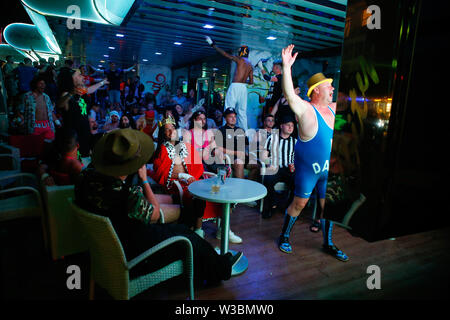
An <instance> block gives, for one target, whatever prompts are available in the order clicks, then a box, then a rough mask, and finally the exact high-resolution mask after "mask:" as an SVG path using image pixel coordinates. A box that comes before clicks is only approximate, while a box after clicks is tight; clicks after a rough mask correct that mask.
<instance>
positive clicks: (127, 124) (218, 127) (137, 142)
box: [3, 58, 296, 283]
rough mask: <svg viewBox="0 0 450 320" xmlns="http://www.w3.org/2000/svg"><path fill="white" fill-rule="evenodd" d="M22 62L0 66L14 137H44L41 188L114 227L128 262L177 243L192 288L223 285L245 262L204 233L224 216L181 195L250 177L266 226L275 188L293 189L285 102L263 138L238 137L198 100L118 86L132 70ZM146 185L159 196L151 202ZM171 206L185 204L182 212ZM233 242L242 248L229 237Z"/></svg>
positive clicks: (226, 113)
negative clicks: (68, 195) (261, 196)
mask: <svg viewBox="0 0 450 320" xmlns="http://www.w3.org/2000/svg"><path fill="white" fill-rule="evenodd" d="M28 60H29V59H27V58H26V59H25V61H24V64H23V65H21V66H19V67H17V68H15V69H14V68H12V67H11V61H10V59H9V58H7V63H6V64H5V65H4V66H3V73H4V75H5V83H6V84H7V93H8V106H9V107H10V110H9V112H10V114H11V115H12V116H11V117H10V119H11V121H10V134H11V135H38V136H40V137H42V139H43V140H44V142H45V148H44V150H45V153H44V154H43V156H42V159H41V165H40V166H39V168H38V170H39V174H40V175H41V177H42V179H43V180H44V181H45V183H46V184H47V185H53V184H56V185H69V184H73V185H75V201H76V203H77V205H79V206H80V207H82V208H84V209H86V210H88V211H91V212H94V213H97V214H100V215H104V216H107V217H109V218H110V219H111V222H112V224H113V226H114V229H115V230H116V232H117V234H118V236H119V238H120V239H121V242H122V244H124V250H125V253H126V256H127V257H128V258H129V259H132V258H134V257H136V256H138V255H139V254H140V253H142V252H143V251H145V250H146V249H148V248H149V247H151V246H153V245H155V244H157V243H159V242H161V241H163V240H164V239H167V238H169V237H171V236H174V235H183V236H186V237H187V238H189V240H191V242H192V245H193V248H194V264H195V268H194V270H195V276H194V278H195V279H196V281H197V282H199V283H201V282H208V283H216V282H218V281H220V280H226V279H229V278H230V276H231V267H232V266H233V265H234V264H236V263H237V262H238V261H239V259H240V257H241V256H242V253H241V252H238V253H237V254H235V255H234V256H233V255H232V254H231V253H228V254H226V255H224V256H221V255H219V254H217V253H216V251H215V250H214V249H213V247H212V246H211V245H210V244H209V243H208V242H207V241H206V240H204V232H203V230H202V222H203V221H204V220H205V219H215V220H216V221H219V220H220V219H218V218H220V216H221V206H220V205H218V204H215V203H210V202H207V201H203V200H199V199H196V198H193V196H192V195H191V194H190V193H189V191H188V189H187V187H188V186H189V185H190V184H191V183H192V182H194V181H197V180H199V179H206V178H208V177H209V176H208V174H209V173H212V174H215V173H217V172H218V170H219V169H225V170H226V172H227V174H228V175H232V176H233V177H237V178H246V170H247V178H248V179H251V180H254V181H259V182H263V183H264V185H266V187H267V189H268V195H267V197H266V198H265V201H264V207H263V212H262V217H263V218H270V217H271V216H272V213H273V209H274V207H275V202H274V200H273V197H272V195H273V193H274V192H273V191H274V185H275V184H276V183H277V182H280V181H283V182H285V183H286V184H287V185H288V186H290V187H292V184H293V181H292V179H293V175H292V174H291V173H292V172H293V165H292V164H293V162H294V161H293V160H294V145H295V142H296V138H295V137H296V135H295V133H294V131H295V130H296V119H295V116H293V115H292V114H290V113H289V110H288V109H289V108H286V105H287V103H286V102H285V100H283V98H281V99H280V100H279V101H278V102H277V104H276V105H275V107H274V108H272V109H271V111H270V113H266V114H265V115H264V119H263V127H262V128H260V129H258V130H249V131H248V132H244V131H243V130H242V129H241V128H238V127H237V126H236V112H235V111H234V109H231V108H228V109H226V110H222V109H221V108H220V107H213V106H207V105H204V104H203V102H202V100H200V101H199V102H198V103H197V100H196V98H195V91H194V90H190V92H189V94H188V96H185V95H184V94H183V92H182V90H181V89H177V90H176V94H174V95H171V94H170V91H169V89H168V87H164V88H163V89H162V90H161V91H160V92H159V93H158V94H157V95H156V96H155V95H153V94H150V93H145V87H144V86H143V85H142V84H141V83H140V80H139V77H134V78H133V79H132V78H128V80H127V81H123V78H124V77H125V72H128V71H131V70H132V68H133V67H131V68H129V69H124V70H121V69H116V68H115V65H114V64H111V65H110V69H109V70H106V71H102V70H97V69H94V68H92V67H90V66H80V67H79V68H77V69H74V68H73V63H72V61H70V60H67V61H65V65H64V66H58V65H57V64H55V62H54V60H51V59H49V60H48V61H45V60H44V59H41V63H40V64H38V65H37V66H35V67H33V66H32V65H31V61H28ZM42 60H43V61H42ZM19 68H21V69H24V70H25V71H24V70H18V69H19ZM122 84H123V85H122ZM262 168H264V170H263V171H264V172H265V175H264V177H262V176H261V171H262V170H261V169H262ZM150 178H151V179H152V181H154V182H155V183H156V184H157V185H159V186H160V187H161V188H162V189H163V190H164V192H165V194H155V193H154V192H153V190H152V187H154V185H152V183H150V182H149V179H150ZM177 185H179V186H181V189H182V191H183V193H182V194H183V196H182V198H180V197H179V195H180V193H179V189H178V188H177ZM98 199H101V200H102V201H98ZM174 203H175V204H176V203H178V204H180V203H182V204H183V206H182V210H181V212H178V211H177V210H174V208H173V206H174ZM253 205H254V204H253ZM282 210H284V209H282ZM162 217H163V219H162ZM161 221H164V223H161ZM218 229H220V225H219V226H218ZM220 234H221V232H220V231H219V230H218V232H217V237H218V239H220ZM229 239H230V242H232V243H241V242H242V241H243V240H242V238H241V237H239V236H238V235H236V234H235V233H234V232H233V231H231V229H230V234H229ZM176 255H177V253H176V251H174V252H173V255H172V256H171V255H167V257H165V259H173V258H176Z"/></svg>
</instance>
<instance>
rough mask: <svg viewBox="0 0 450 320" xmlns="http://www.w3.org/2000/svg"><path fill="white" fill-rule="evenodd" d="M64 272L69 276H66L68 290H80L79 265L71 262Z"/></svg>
mask: <svg viewBox="0 0 450 320" xmlns="http://www.w3.org/2000/svg"><path fill="white" fill-rule="evenodd" d="M66 273H67V274H69V275H70V276H69V277H67V280H66V286H67V289H69V290H74V289H76V290H81V269H80V267H79V266H77V265H75V264H73V265H70V266H68V267H67V269H66Z"/></svg>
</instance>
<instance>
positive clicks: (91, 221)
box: [69, 199, 194, 300]
mask: <svg viewBox="0 0 450 320" xmlns="http://www.w3.org/2000/svg"><path fill="white" fill-rule="evenodd" d="M69 202H70V205H71V208H72V210H73V212H74V214H75V215H76V216H77V217H78V219H79V220H80V222H81V225H82V226H83V227H84V229H85V230H86V233H87V235H88V237H89V240H88V242H89V249H90V255H91V286H90V298H91V299H92V298H93V297H94V295H93V294H94V283H95V282H96V283H97V284H98V285H100V286H101V287H102V288H104V289H105V290H106V291H107V292H108V293H109V294H110V295H111V296H112V297H113V298H114V299H119V300H128V299H131V298H132V297H134V296H136V295H137V294H139V293H141V292H143V291H145V290H147V289H148V288H150V287H153V286H155V285H157V284H159V283H161V282H163V281H166V280H168V279H171V278H173V277H176V276H179V275H181V274H185V275H186V276H187V278H188V280H189V297H190V299H191V300H194V282H193V279H194V273H193V272H194V263H193V250H192V244H191V242H190V241H189V239H187V238H186V237H182V236H176V237H171V238H169V239H166V240H165V241H162V242H161V243H159V244H157V245H156V246H154V247H152V248H150V249H148V250H147V251H145V252H143V253H142V254H141V255H139V256H138V257H136V258H134V259H133V260H131V261H127V260H126V257H125V252H124V250H123V247H122V244H121V242H120V240H119V238H118V237H117V234H116V232H115V230H114V228H113V226H112V224H111V221H110V220H109V218H107V217H103V216H100V215H96V214H92V213H89V212H87V211H85V210H83V209H81V208H79V207H78V206H77V205H76V204H74V203H73V200H72V199H70V200H69ZM178 241H180V242H182V243H184V244H185V246H186V258H185V259H184V260H181V259H180V260H177V261H175V262H172V263H170V264H168V265H167V266H165V267H163V268H161V269H159V270H157V271H155V272H152V273H149V274H146V275H143V276H139V277H137V278H135V279H132V280H130V277H129V271H130V270H131V269H132V268H133V267H135V266H136V265H138V264H139V263H140V262H142V261H143V260H145V259H147V258H148V257H150V256H151V255H152V254H154V253H155V252H157V251H160V250H164V248H166V247H167V246H169V245H171V244H173V243H175V242H178Z"/></svg>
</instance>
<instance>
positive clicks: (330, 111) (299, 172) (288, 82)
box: [278, 44, 348, 261]
mask: <svg viewBox="0 0 450 320" xmlns="http://www.w3.org/2000/svg"><path fill="white" fill-rule="evenodd" d="M293 48H294V45H292V44H291V45H290V46H288V47H286V48H284V49H283V50H282V55H281V56H282V59H283V82H282V83H283V92H284V95H285V97H286V99H287V101H288V103H289V106H290V107H291V109H292V111H293V112H294V113H295V114H296V116H297V118H298V126H299V128H298V129H299V130H298V132H299V139H298V140H297V143H296V145H295V160H294V163H295V191H294V199H293V201H292V203H291V204H290V205H289V207H288V208H287V209H286V214H285V218H284V223H283V228H282V231H281V234H280V238H279V241H278V246H279V249H280V250H281V251H283V252H285V253H291V252H292V247H291V245H290V243H289V236H290V233H291V230H292V227H293V226H294V223H295V221H296V220H297V218H298V216H299V215H300V213H301V212H302V210H303V208H304V207H305V206H306V204H307V203H308V200H309V197H310V195H311V193H312V191H313V189H314V187H317V191H318V196H319V205H320V209H321V217H323V209H324V207H325V192H326V187H327V178H328V169H329V161H330V154H331V143H332V139H333V128H334V116H335V112H336V103H333V102H332V99H333V91H334V88H333V86H332V85H331V82H332V81H333V79H328V78H325V76H324V75H323V74H322V73H317V74H315V75H313V76H312V77H311V78H310V79H309V80H308V87H309V89H308V93H307V95H308V97H310V98H311V102H307V101H305V100H302V99H301V98H300V97H299V96H298V95H296V94H295V92H294V86H293V83H292V76H291V66H292V65H293V64H294V62H295V59H296V58H297V54H298V52H297V53H295V54H294V55H292V50H293ZM320 222H321V226H322V232H323V239H324V243H323V249H324V251H325V252H326V253H329V254H331V255H333V256H334V257H336V258H337V259H339V260H341V261H347V260H348V257H347V256H346V255H345V254H344V253H343V252H342V251H341V250H339V249H338V248H337V247H336V246H335V245H334V243H333V241H332V231H333V223H332V222H331V221H328V220H324V219H323V218H322V219H321V220H320Z"/></svg>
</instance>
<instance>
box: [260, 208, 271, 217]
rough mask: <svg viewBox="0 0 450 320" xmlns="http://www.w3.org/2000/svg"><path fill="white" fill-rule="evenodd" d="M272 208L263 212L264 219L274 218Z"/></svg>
mask: <svg viewBox="0 0 450 320" xmlns="http://www.w3.org/2000/svg"><path fill="white" fill-rule="evenodd" d="M272 215H273V214H272V210H271V209H268V210H263V212H262V213H261V217H262V218H263V219H270V218H272Z"/></svg>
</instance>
